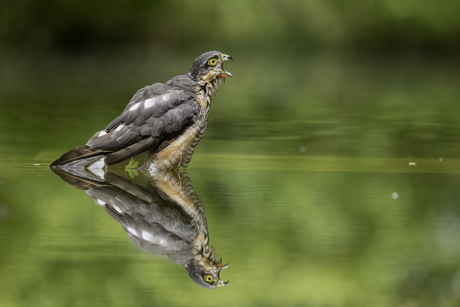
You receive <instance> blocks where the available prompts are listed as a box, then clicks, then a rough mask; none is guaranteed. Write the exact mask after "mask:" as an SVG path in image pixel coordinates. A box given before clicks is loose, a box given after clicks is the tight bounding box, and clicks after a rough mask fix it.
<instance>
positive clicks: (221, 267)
mask: <svg viewBox="0 0 460 307" xmlns="http://www.w3.org/2000/svg"><path fill="white" fill-rule="evenodd" d="M221 262H222V259H221ZM217 266H218V267H220V269H219V273H218V275H217V276H218V277H219V279H220V276H219V275H220V271H221V270H225V269H226V268H228V266H229V264H228V263H227V264H226V265H223V264H222V263H219V264H218V265H217ZM228 282H229V281H223V280H219V283H218V284H217V286H218V287H223V286H225V285H226V284H228Z"/></svg>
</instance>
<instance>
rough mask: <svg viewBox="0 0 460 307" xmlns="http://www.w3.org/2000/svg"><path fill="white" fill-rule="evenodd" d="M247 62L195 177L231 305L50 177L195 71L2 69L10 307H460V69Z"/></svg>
mask: <svg viewBox="0 0 460 307" xmlns="http://www.w3.org/2000/svg"><path fill="white" fill-rule="evenodd" d="M232 56H233V58H234V59H235V61H234V62H232V63H228V65H227V64H226V69H227V70H229V71H230V72H231V73H232V74H233V75H234V78H233V79H229V80H227V81H226V84H224V85H222V86H221V88H220V89H219V93H218V94H217V95H216V96H215V97H214V99H213V106H212V109H211V116H210V121H209V125H208V129H207V132H206V134H205V137H204V139H203V140H202V141H201V143H200V144H199V146H198V147H197V150H196V152H195V155H194V157H193V159H192V162H191V164H190V166H189V167H188V169H187V172H188V174H189V176H190V179H191V181H192V183H193V186H194V189H195V192H196V193H197V195H198V196H199V197H200V198H201V200H202V202H203V205H204V207H205V209H206V218H207V223H208V228H209V233H210V238H211V242H212V244H213V245H214V247H215V248H216V250H217V252H218V253H219V255H220V256H222V257H223V261H224V262H225V263H230V267H229V268H228V269H226V270H225V271H223V272H222V273H221V277H222V278H223V279H224V280H230V283H229V284H228V285H227V286H225V287H224V288H219V289H215V290H207V289H202V288H200V287H198V286H197V285H196V284H195V283H193V282H192V281H191V280H190V278H189V277H188V274H187V272H186V271H185V270H184V268H183V267H182V266H181V265H178V264H175V263H172V262H169V261H168V260H167V259H166V258H164V257H161V256H157V257H153V256H151V255H149V254H148V253H146V252H144V251H142V250H140V249H138V248H136V247H135V246H134V245H133V244H132V243H131V242H130V240H129V239H128V237H127V235H126V232H125V231H124V230H123V229H122V227H121V226H120V224H118V223H117V222H116V221H115V220H114V219H112V218H111V217H110V216H109V215H108V214H107V213H106V212H105V210H104V209H103V208H101V206H98V205H96V204H95V203H94V202H93V201H92V200H91V199H90V198H89V197H88V196H87V195H86V193H84V192H83V191H81V190H78V189H75V188H74V187H72V186H70V185H68V184H66V183H65V182H63V181H62V180H61V179H60V178H59V177H58V176H56V175H55V174H53V173H52V172H51V171H50V170H49V169H48V167H47V166H48V165H49V163H51V162H52V161H53V160H54V159H56V158H57V157H59V156H60V155H61V154H62V153H63V152H65V151H67V150H69V149H71V148H73V147H75V146H77V145H80V144H84V143H85V142H86V141H87V139H88V138H89V137H90V136H91V135H92V134H93V133H94V132H95V131H99V130H101V129H102V128H103V127H105V125H106V124H107V123H108V122H109V121H110V120H111V119H113V118H114V117H115V116H117V115H118V114H119V113H120V112H121V111H122V109H123V108H124V106H125V105H126V103H127V102H128V101H129V99H130V97H131V96H132V95H133V94H134V92H135V91H136V90H137V89H138V88H140V87H142V86H144V85H146V84H151V83H153V82H156V81H165V80H167V79H168V78H169V77H171V76H172V75H175V74H180V73H184V72H186V71H187V69H188V66H189V62H190V61H189V60H188V59H189V57H187V58H184V59H182V60H180V61H162V62H160V61H155V59H151V60H149V61H147V62H145V61H144V60H145V59H139V60H138V61H132V62H130V61H128V60H125V61H121V60H120V59H105V60H104V59H92V58H87V59H80V60H73V59H72V60H69V59H65V58H61V59H53V60H50V59H48V60H46V59H40V61H32V60H29V61H25V60H23V59H21V58H13V57H12V58H11V59H9V60H8V61H7V63H8V64H5V65H3V66H2V71H1V80H2V83H1V85H0V89H1V92H0V131H1V133H0V143H1V144H2V146H1V148H0V251H1V252H0V277H1V278H0V305H2V306H3V305H4V306H198V305H200V306H215V305H216V304H223V305H228V306H458V304H459V303H460V260H459V259H460V204H459V199H460V189H459V186H460V176H459V173H460V125H459V123H458V117H459V115H460V104H459V103H458V102H459V101H460V86H458V85H459V84H460V76H459V75H458V71H459V65H458V63H452V62H449V61H447V60H446V61H436V62H434V61H432V60H420V59H411V58H397V59H391V58H390V59H388V58H386V59H373V60H365V59H359V60H357V59H354V60H350V59H341V58H334V57H332V58H329V57H326V56H324V57H289V58H270V57H267V58H260V57H256V56H255V55H254V56H249V55H242V56H240V57H239V56H238V55H236V54H232ZM191 58H193V56H192V57H191Z"/></svg>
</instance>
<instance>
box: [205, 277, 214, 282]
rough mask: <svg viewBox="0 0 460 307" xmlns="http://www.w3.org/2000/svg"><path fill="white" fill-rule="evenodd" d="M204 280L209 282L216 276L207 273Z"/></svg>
mask: <svg viewBox="0 0 460 307" xmlns="http://www.w3.org/2000/svg"><path fill="white" fill-rule="evenodd" d="M204 280H206V281H207V282H213V281H214V278H212V276H211V275H206V276H205V277H204Z"/></svg>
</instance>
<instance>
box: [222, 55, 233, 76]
mask: <svg viewBox="0 0 460 307" xmlns="http://www.w3.org/2000/svg"><path fill="white" fill-rule="evenodd" d="M228 60H232V61H233V58H232V57H231V56H229V55H228V54H225V53H222V66H221V67H222V70H223V72H222V74H221V77H226V76H229V77H230V78H233V75H232V74H231V73H229V72H228V71H226V70H225V69H224V63H223V62H225V61H228Z"/></svg>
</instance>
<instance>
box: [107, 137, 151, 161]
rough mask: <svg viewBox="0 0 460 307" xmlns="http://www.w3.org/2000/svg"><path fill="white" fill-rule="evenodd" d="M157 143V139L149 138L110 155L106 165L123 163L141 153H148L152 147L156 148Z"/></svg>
mask: <svg viewBox="0 0 460 307" xmlns="http://www.w3.org/2000/svg"><path fill="white" fill-rule="evenodd" d="M155 141H157V139H154V138H153V137H148V138H146V139H143V140H142V141H140V142H137V143H134V144H132V145H131V146H128V147H125V148H122V149H120V150H118V151H116V152H113V153H110V154H108V155H107V156H106V157H105V164H107V165H113V164H117V163H119V162H121V161H124V160H126V159H128V158H131V157H134V156H135V155H137V154H140V153H141V152H143V151H146V150H148V149H149V148H151V147H152V146H154V144H155Z"/></svg>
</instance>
